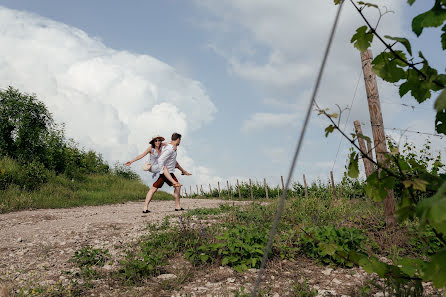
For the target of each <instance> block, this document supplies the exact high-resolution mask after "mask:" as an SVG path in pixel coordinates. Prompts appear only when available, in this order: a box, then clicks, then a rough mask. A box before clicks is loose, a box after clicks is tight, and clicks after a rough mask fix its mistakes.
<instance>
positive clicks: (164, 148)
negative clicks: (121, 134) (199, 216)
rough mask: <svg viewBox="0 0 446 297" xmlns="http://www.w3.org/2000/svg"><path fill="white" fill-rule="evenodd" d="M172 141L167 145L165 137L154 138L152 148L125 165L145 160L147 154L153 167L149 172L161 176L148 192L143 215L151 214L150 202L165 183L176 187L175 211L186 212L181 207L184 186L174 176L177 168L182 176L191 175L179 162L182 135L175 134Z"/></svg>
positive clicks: (151, 142) (151, 143)
mask: <svg viewBox="0 0 446 297" xmlns="http://www.w3.org/2000/svg"><path fill="white" fill-rule="evenodd" d="M171 139H172V141H170V142H168V143H165V142H163V141H164V137H161V136H159V135H157V136H154V137H152V140H151V141H150V142H149V143H150V146H149V147H148V148H147V149H146V150H145V151H144V152H143V153H142V154H141V155H139V156H137V157H135V158H134V159H133V160H131V161H129V162H127V163H125V165H127V166H130V165H131V164H132V163H133V162H135V161H138V160H139V159H141V158H144V157H145V156H146V155H147V154H150V165H151V167H150V169H149V171H150V172H152V173H153V178H155V177H156V176H158V174H159V176H158V179H157V180H156V182H155V183H154V184H153V185H152V187H151V188H150V190H149V192H147V195H146V201H145V203H144V209H143V211H142V212H143V213H149V212H150V210H149V209H148V208H149V203H150V200H152V197H153V195H154V194H155V193H156V191H158V189H159V188H161V187H162V186H163V185H164V183H167V184H168V185H169V186H171V187H172V186H173V187H174V194H173V196H174V197H175V210H176V211H180V210H184V209H183V208H182V207H181V206H180V190H181V186H182V185H181V184H180V183H179V182H178V179H177V178H176V176H175V174H174V172H175V168H178V169H179V170H180V171H181V174H182V175H191V174H190V173H189V172H187V171H186V170H184V169H183V168H182V167H181V166H180V164H179V163H178V162H177V148H178V146H179V145H180V142H181V134H178V133H173V134H172V138H171Z"/></svg>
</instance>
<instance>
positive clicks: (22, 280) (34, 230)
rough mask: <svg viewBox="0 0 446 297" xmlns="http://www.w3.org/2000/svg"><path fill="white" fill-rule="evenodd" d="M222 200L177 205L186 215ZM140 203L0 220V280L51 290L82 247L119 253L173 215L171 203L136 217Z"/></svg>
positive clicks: (42, 212) (24, 214)
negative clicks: (149, 226) (49, 286)
mask: <svg viewBox="0 0 446 297" xmlns="http://www.w3.org/2000/svg"><path fill="white" fill-rule="evenodd" d="M223 203H227V202H225V201H222V200H208V199H183V200H182V207H183V208H185V209H186V210H188V209H195V208H213V207H218V206H219V205H220V204H223ZM142 206H143V202H128V203H124V204H114V205H102V206H89V207H78V208H69V209H40V210H32V211H20V212H14V213H8V214H0V280H2V281H3V282H7V283H10V284H12V285H14V286H17V285H19V286H27V285H29V286H32V285H33V284H35V283H36V282H37V283H39V284H41V283H42V280H43V281H44V283H43V284H54V283H56V282H57V281H59V280H63V279H64V276H63V275H62V274H61V272H62V271H63V270H64V269H65V270H66V268H67V266H69V264H67V263H68V262H69V259H70V258H71V257H72V256H73V254H74V252H75V251H76V250H78V249H79V248H82V247H83V246H86V245H92V246H96V247H100V248H105V249H109V250H110V253H111V254H112V255H113V254H116V253H117V252H122V247H124V246H125V245H126V244H127V243H129V242H131V241H133V240H134V239H136V238H138V237H139V236H141V235H142V234H144V233H148V231H147V230H146V227H147V224H148V223H155V222H158V221H161V220H162V219H164V217H166V216H169V215H175V214H179V212H176V211H174V202H173V201H152V203H151V204H150V210H151V213H149V214H142V212H141V210H142Z"/></svg>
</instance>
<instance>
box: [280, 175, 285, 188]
mask: <svg viewBox="0 0 446 297" xmlns="http://www.w3.org/2000/svg"><path fill="white" fill-rule="evenodd" d="M280 180H281V181H282V191H285V185H284V184H283V176H280Z"/></svg>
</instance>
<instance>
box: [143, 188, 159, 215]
mask: <svg viewBox="0 0 446 297" xmlns="http://www.w3.org/2000/svg"><path fill="white" fill-rule="evenodd" d="M156 191H158V188H155V187H151V188H150V190H149V191H148V192H147V195H146V201H145V203H144V210H147V209H148V208H149V203H150V200H152V197H153V194H155V193H156Z"/></svg>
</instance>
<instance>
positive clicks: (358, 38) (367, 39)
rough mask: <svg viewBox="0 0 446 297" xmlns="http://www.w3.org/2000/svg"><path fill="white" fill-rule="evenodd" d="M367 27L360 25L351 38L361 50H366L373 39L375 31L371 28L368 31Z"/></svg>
mask: <svg viewBox="0 0 446 297" xmlns="http://www.w3.org/2000/svg"><path fill="white" fill-rule="evenodd" d="M367 29H368V28H367V26H362V27H359V28H358V29H356V33H355V34H354V35H353V36H352V39H351V40H350V42H351V43H353V45H354V46H355V47H356V48H357V49H358V50H359V51H360V52H365V51H366V50H367V49H368V48H369V47H370V44H371V43H372V41H373V33H372V32H370V30H369V31H368V32H367Z"/></svg>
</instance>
